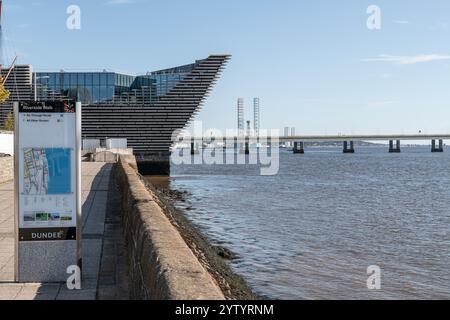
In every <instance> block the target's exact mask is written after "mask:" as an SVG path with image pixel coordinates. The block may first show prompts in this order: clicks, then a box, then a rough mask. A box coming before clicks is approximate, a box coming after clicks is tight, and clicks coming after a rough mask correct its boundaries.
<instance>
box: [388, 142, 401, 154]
mask: <svg viewBox="0 0 450 320" xmlns="http://www.w3.org/2000/svg"><path fill="white" fill-rule="evenodd" d="M389 152H390V153H400V152H401V149H400V140H396V141H395V147H394V140H389Z"/></svg>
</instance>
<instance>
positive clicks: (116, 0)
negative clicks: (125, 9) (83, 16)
mask: <svg viewBox="0 0 450 320" xmlns="http://www.w3.org/2000/svg"><path fill="white" fill-rule="evenodd" d="M141 2H144V1H143V0H109V1H107V2H106V4H107V5H110V6H116V5H127V4H134V3H141Z"/></svg>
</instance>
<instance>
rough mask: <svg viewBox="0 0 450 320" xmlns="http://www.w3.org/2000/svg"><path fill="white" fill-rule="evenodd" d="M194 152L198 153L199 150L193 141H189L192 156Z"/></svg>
mask: <svg viewBox="0 0 450 320" xmlns="http://www.w3.org/2000/svg"><path fill="white" fill-rule="evenodd" d="M196 154H200V151H199V150H198V147H196V146H195V141H194V140H192V141H191V156H194V155H196Z"/></svg>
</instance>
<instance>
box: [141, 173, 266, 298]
mask: <svg viewBox="0 0 450 320" xmlns="http://www.w3.org/2000/svg"><path fill="white" fill-rule="evenodd" d="M140 177H141V179H142V181H143V182H144V184H145V186H146V187H147V189H148V191H149V192H151V193H152V194H154V195H155V198H156V199H157V201H158V202H159V203H158V204H159V205H160V206H161V208H163V209H164V213H165V214H166V215H167V217H168V218H169V220H170V221H171V223H172V224H173V225H174V226H175V227H176V228H177V230H178V231H179V232H180V234H181V236H182V237H183V239H184V241H185V242H186V243H187V245H188V246H189V247H190V248H191V250H192V251H193V252H194V254H195V255H196V256H197V258H198V259H199V260H200V262H201V263H202V265H203V266H204V267H205V268H206V269H207V270H208V272H209V273H210V274H211V275H212V276H213V277H214V279H215V280H216V281H217V283H218V285H219V286H220V288H221V290H222V292H223V294H224V295H225V297H226V298H227V299H230V300H257V299H259V298H260V297H258V296H257V295H256V294H255V293H253V292H252V290H251V289H250V287H249V286H248V285H247V283H246V282H245V280H244V279H243V278H242V277H241V276H239V275H237V274H236V273H234V272H233V271H232V270H231V267H230V266H229V265H228V263H227V260H231V259H234V258H235V255H234V254H233V253H232V252H231V251H230V250H228V249H227V248H224V247H219V246H212V245H211V244H210V243H209V241H208V239H207V237H205V236H204V235H203V234H202V232H201V231H200V230H198V228H197V227H196V226H194V225H193V223H192V222H191V221H189V219H188V218H187V217H186V216H185V215H184V214H183V212H181V211H180V210H179V209H177V208H176V207H175V206H174V205H173V202H174V201H184V196H185V194H183V193H181V192H177V191H174V190H170V189H168V188H157V187H155V186H154V185H153V184H152V183H151V182H150V181H148V179H146V178H145V177H143V176H140Z"/></svg>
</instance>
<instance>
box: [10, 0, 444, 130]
mask: <svg viewBox="0 0 450 320" xmlns="http://www.w3.org/2000/svg"><path fill="white" fill-rule="evenodd" d="M4 3H5V7H6V8H5V10H6V17H5V26H4V29H5V33H6V37H7V41H6V47H5V51H6V58H11V56H12V55H13V53H14V52H17V53H18V54H19V55H20V60H19V63H31V64H33V65H34V66H35V67H36V68H37V69H60V68H63V67H64V68H75V69H86V68H95V69H98V68H108V69H114V70H118V71H127V72H131V73H142V72H146V71H151V70H155V69H159V68H166V67H171V66H175V65H181V64H185V63H190V62H193V61H194V60H195V59H201V58H205V57H207V56H208V55H209V54H210V53H230V54H232V55H233V58H232V61H231V62H230V64H229V66H228V68H227V69H226V71H225V72H224V73H223V76H222V78H221V80H220V81H219V82H218V84H217V86H216V87H215V90H214V91H213V94H212V95H211V97H210V98H209V99H208V101H207V103H206V104H205V106H204V109H203V111H202V112H201V113H200V114H199V115H198V117H197V119H201V120H204V122H205V125H206V126H207V127H217V128H220V129H224V128H235V127H236V111H235V104H236V99H237V98H238V97H244V98H246V118H248V119H249V120H250V119H251V117H252V110H251V107H252V106H251V100H252V98H253V97H255V96H258V97H260V98H261V103H262V127H264V128H282V127H283V126H295V127H296V128H297V132H298V133H301V134H315V133H320V134H334V133H381V132H386V133H388V132H390V133H393V132H398V133H415V132H417V131H418V130H422V131H424V132H428V133H431V132H445V133H450V60H449V59H450V41H449V39H450V1H448V0H434V1H424V0H423V1H407V0H397V1H392V0H371V1H364V0H347V1H332V0H328V1H327V0H310V1H301V0H290V1H288V0H277V1H275V0H271V1H268V0H245V1H242V0H227V1H214V0H164V1H161V0H159V1H156V0H155V1H154V0H112V1H109V0H71V1H65V0H4ZM70 4H77V5H79V6H80V7H81V10H82V25H81V27H82V29H81V30H79V31H70V30H68V29H67V28H66V19H67V17H68V15H67V14H66V8H67V6H68V5H70ZM371 4H376V5H378V6H379V7H380V8H381V18H382V25H381V30H377V31H370V30H368V29H367V27H366V20H367V18H368V17H369V15H368V14H367V13H366V10H367V7H368V6H369V5H371Z"/></svg>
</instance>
